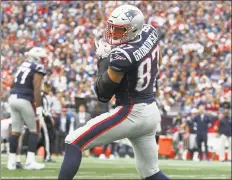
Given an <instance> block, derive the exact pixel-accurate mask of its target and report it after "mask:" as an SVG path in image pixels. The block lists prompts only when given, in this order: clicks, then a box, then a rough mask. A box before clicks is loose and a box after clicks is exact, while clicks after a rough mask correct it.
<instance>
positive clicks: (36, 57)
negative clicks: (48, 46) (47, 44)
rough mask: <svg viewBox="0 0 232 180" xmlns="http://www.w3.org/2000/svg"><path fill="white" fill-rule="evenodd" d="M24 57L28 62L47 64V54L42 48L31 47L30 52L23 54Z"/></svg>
mask: <svg viewBox="0 0 232 180" xmlns="http://www.w3.org/2000/svg"><path fill="white" fill-rule="evenodd" d="M25 55H26V56H28V60H29V61H33V62H34V61H36V62H38V63H42V64H44V65H45V64H46V63H47V57H48V54H47V52H46V50H45V49H44V48H41V47H33V48H31V49H30V51H28V52H25Z"/></svg>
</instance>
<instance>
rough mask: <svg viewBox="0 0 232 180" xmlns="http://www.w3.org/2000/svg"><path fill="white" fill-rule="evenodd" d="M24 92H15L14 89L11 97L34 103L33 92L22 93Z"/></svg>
mask: <svg viewBox="0 0 232 180" xmlns="http://www.w3.org/2000/svg"><path fill="white" fill-rule="evenodd" d="M22 91H23V90H21V92H20V91H18V90H15V89H14V88H13V89H12V90H11V92H10V94H11V95H15V96H16V97H17V98H18V99H25V100H28V101H30V102H31V103H33V102H34V94H33V92H31V93H30V92H27V91H24V92H22Z"/></svg>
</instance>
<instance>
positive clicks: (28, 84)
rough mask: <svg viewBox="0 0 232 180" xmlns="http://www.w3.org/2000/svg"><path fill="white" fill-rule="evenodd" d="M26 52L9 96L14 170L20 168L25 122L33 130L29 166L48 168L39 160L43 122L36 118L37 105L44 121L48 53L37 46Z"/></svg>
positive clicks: (28, 157) (40, 117)
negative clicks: (43, 86) (43, 87)
mask: <svg viewBox="0 0 232 180" xmlns="http://www.w3.org/2000/svg"><path fill="white" fill-rule="evenodd" d="M25 55H26V56H27V58H26V60H25V61H24V62H22V63H21V65H20V66H19V67H18V70H17V72H16V74H15V79H14V83H13V87H12V89H11V95H10V97H9V104H10V108H11V118H12V133H11V136H10V138H9V143H10V153H9V156H8V163H7V168H8V169H10V170H14V169H16V151H17V147H18V141H19V136H20V134H21V130H22V127H23V125H24V123H25V124H26V125H27V127H28V129H29V131H30V135H29V140H28V152H27V159H26V164H25V169H42V168H44V164H40V163H37V162H36V161H35V152H36V146H37V139H38V132H39V124H38V121H36V118H35V111H34V110H35V109H34V107H36V115H37V117H38V118H39V119H40V120H41V119H42V118H43V116H42V107H41V92H40V87H41V84H42V80H43V77H44V75H45V74H46V70H45V67H44V65H43V64H45V63H46V62H47V59H46V58H47V53H46V51H45V50H44V49H43V48H39V47H34V48H32V49H31V50H30V51H29V52H26V53H25ZM41 63H42V64H41Z"/></svg>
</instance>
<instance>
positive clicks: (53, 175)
mask: <svg viewBox="0 0 232 180" xmlns="http://www.w3.org/2000/svg"><path fill="white" fill-rule="evenodd" d="M53 159H54V160H55V161H56V163H46V168H45V169H43V170H39V171H36V170H33V171H31V170H30V171H29V170H15V171H9V170H7V169H6V163H7V156H6V155H1V179H57V176H58V173H59V168H60V166H61V162H62V159H63V157H62V156H60V157H54V158H53ZM41 161H42V160H41V158H40V157H39V158H38V162H41ZM22 162H25V158H22ZM159 165H160V168H161V170H162V171H163V172H164V173H166V174H167V175H168V176H169V177H170V178H171V179H231V163H229V162H225V163H222V162H215V161H214V162H208V161H202V162H194V161H179V160H160V161H159ZM75 179H140V177H139V176H138V174H137V172H136V169H135V164H134V159H122V158H120V159H116V160H99V159H98V158H94V157H90V158H83V160H82V164H81V167H80V170H79V172H78V174H77V175H76V176H75Z"/></svg>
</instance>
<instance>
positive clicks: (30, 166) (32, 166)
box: [25, 161, 45, 170]
mask: <svg viewBox="0 0 232 180" xmlns="http://www.w3.org/2000/svg"><path fill="white" fill-rule="evenodd" d="M44 167H45V164H42V163H38V162H36V161H34V162H31V163H26V165H25V169H27V170H33V169H34V170H40V169H44Z"/></svg>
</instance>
